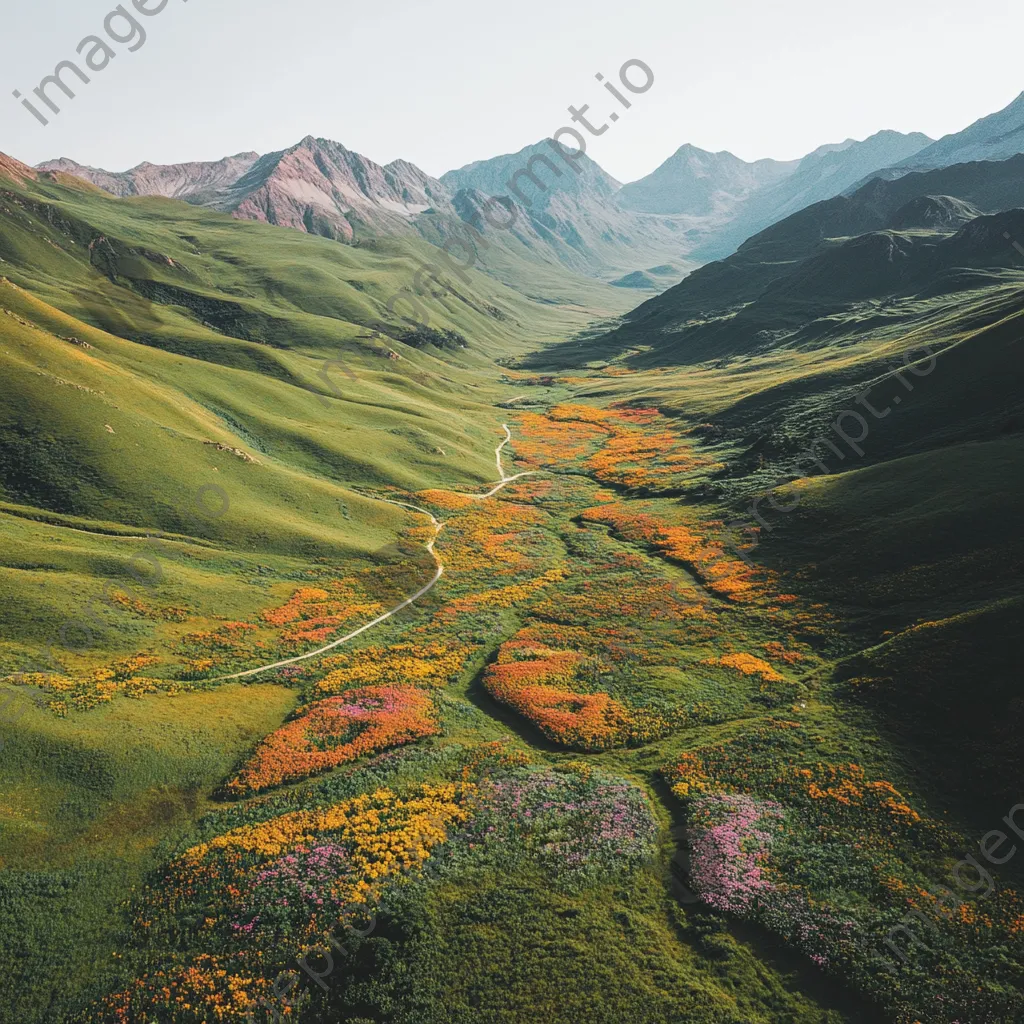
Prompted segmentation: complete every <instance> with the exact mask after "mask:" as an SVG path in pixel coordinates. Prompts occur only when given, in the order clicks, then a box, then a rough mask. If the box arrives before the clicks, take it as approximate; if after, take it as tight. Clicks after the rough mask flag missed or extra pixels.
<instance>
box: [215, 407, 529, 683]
mask: <svg viewBox="0 0 1024 1024" xmlns="http://www.w3.org/2000/svg"><path fill="white" fill-rule="evenodd" d="M502 426H503V427H504V428H505V440H504V441H502V442H501V444H499V445H498V447H497V448H495V449H494V458H495V461H496V463H497V466H498V476H499V477H500V478H501V479H500V480H499V481H498V483H497V484H496V485H495V486H494V487H492V488H491V489H490V490H489V491H488V492H487V493H486V494H462V493H461V492H458V491H456V492H454V493H456V494H460V496H461V497H463V498H472V499H473V500H474V501H485V500H486V499H487V498H492V497H493V496H494V495H495V494H497V493H498V491H500V490H501V489H502V488H503V487H507V486H508V485H509V484H510V483H512V482H513V481H515V480H519V479H521V478H522V477H524V476H536V475H537V473H539V472H541V470H530V471H529V472H526V473H516V474H514V475H513V476H508V475H506V473H505V469H504V467H503V466H502V464H501V453H502V451H503V450H504V448H505V446H506V445H507V444H509V442H511V440H512V431H511V430H509V427H508V424H507V423H503V424H502ZM377 500H378V501H384V502H387V504H389V505H397V506H398V507H399V508H407V509H411V510H412V511H413V512H417V513H419V514H420V515H423V516H426V517H427V518H428V519H429V520H430V522H431V524H432V525H433V527H434V536H433V537H431V538H430V540H429V541H428V542H427V551H429V552H430V555H431V557H432V558H433V559H434V563H435V564H436V566H437V570H436V571H435V573H434V575H433V577H432V578H431V579H430V581H429V582H428V583H426V584H425V585H424V586H422V587H420V589H419V590H417V591H416V593H415V594H411V595H410V596H409V597H407V598H406V599H405V600H404V601H402V602H401V603H400V604H396V605H395V607H394V608H391V609H390V610H389V611H386V612H384V613H383V614H382V615H378V616H377V618H375V619H374V620H373V621H372V622H367V623H366V624H365V625H364V626H360V627H359V628H358V629H354V630H353V631H352V632H351V633H347V634H346V635H345V636H343V637H339V638H338V639H337V640H333V641H332V642H331V643H329V644H326V645H325V646H324V647H318V648H317V649H316V650H315V651H307V652H306V653H305V654H299V655H296V656H295V657H294V658H285V659H284V660H283V661H275V662H274V663H273V664H271V665H261V666H260V667H259V668H251V669H248V670H247V671H245V672H236V673H235V674H234V675H230V676H218V677H217V678H216V679H211V680H209V681H210V682H212V683H225V682H229V681H231V680H234V679H249V678H251V677H252V676H258V675H261V674H262V673H263V672H271V671H273V670H274V669H278V668H285V667H286V666H288V665H295V664H296V663H297V662H300V661H308V660H309V659H310V658H318V657H320V655H322V654H326V653H327V652H328V651H333V650H334V649H335V648H336V647H340V646H341V645H342V644H346V643H348V642H349V641H350V640H354V639H355V638H356V637H357V636H360V635H361V634H362V633H365V632H366V631H367V630H369V629H373V627H374V626H379V625H380V624H381V623H382V622H387V620H388V619H390V618H391V617H392V616H394V615H397V614H398V613H399V612H400V611H402V610H403V609H405V608H408V607H409V605H411V604H415V602H416V601H418V600H419V599H420V598H421V597H423V596H424V595H426V594H428V593H430V591H431V590H433V589H434V587H435V586H436V585H437V583H438V581H439V580H440V579H441V577H442V576H443V575H444V563H443V562H442V561H441V558H440V556H439V555H438V553H437V552H436V551H435V550H434V544H435V543H436V541H437V538H438V537H439V536H440V534H441V531H442V530H443V529H444V523H442V522H440V521H439V520H437V519H436V518H434V516H433V515H432V514H431V513H430V512H428V511H427V510H426V509H424V508H420V507H419V506H418V505H411V504H409V502H407V501H393V500H392V499H391V498H378V499H377Z"/></svg>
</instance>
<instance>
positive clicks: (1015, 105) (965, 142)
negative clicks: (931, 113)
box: [894, 93, 1024, 170]
mask: <svg viewBox="0 0 1024 1024" xmlns="http://www.w3.org/2000/svg"><path fill="white" fill-rule="evenodd" d="M1018 153H1024V93H1021V94H1020V96H1018V97H1017V98H1016V99H1015V100H1014V101H1013V102H1012V103H1011V104H1010V105H1009V106H1008V107H1004V108H1003V109H1002V110H1000V111H998V112H997V113H995V114H990V115H989V116H988V117H983V118H981V120H979V121H975V122H974V124H972V125H971V126H970V127H969V128H965V129H964V130H963V131H962V132H957V133H956V134H954V135H947V136H945V137H944V138H941V139H939V141H938V142H935V143H933V144H932V145H930V146H928V147H927V148H926V149H922V150H921V151H920V152H919V153H915V154H914V155H913V156H911V157H910V158H909V159H907V158H904V159H903V160H902V161H899V162H898V167H899V168H900V169H908V170H925V169H930V168H935V167H949V166H950V165H952V164H963V163H968V162H970V161H972V160H1007V159H1009V158H1010V157H1011V156H1016V155H1017V154H1018ZM894 163H895V162H894Z"/></svg>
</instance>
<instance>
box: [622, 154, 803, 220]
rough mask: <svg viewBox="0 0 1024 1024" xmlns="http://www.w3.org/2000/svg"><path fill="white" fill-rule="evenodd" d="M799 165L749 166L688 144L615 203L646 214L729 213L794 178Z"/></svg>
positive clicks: (626, 188)
mask: <svg viewBox="0 0 1024 1024" xmlns="http://www.w3.org/2000/svg"><path fill="white" fill-rule="evenodd" d="M798 166H799V161H798V160H793V161H790V162H789V163H781V162H779V161H777V160H758V161H757V162H756V163H752V164H751V163H747V162H746V161H745V160H741V159H740V158H739V157H737V156H733V154H732V153H727V152H722V153H709V152H707V151H706V150H703V149H698V148H697V147H696V146H691V145H689V144H687V145H685V146H681V147H680V148H679V149H678V150H676V152H675V153H674V154H673V155H672V156H670V157H669V158H668V160H666V161H665V162H664V163H663V164H662V165H661V166H660V167H659V168H658V169H657V170H656V171H654V172H653V173H651V174H649V175H647V177H646V178H641V179H640V180H639V181H634V182H632V183H630V184H629V185H625V186H623V188H622V190H621V191H620V192H619V194H618V196H617V201H618V203H619V205H620V206H623V207H625V208H626V209H628V210H637V211H640V212H642V213H665V214H696V215H698V216H705V215H709V214H716V213H717V214H725V215H728V214H731V213H732V212H733V211H734V210H735V208H736V207H737V205H738V204H739V203H741V202H742V201H743V200H745V199H747V198H749V197H750V196H751V195H752V194H753V193H754V192H756V191H758V190H759V189H762V188H764V187H765V186H766V185H771V184H774V183H775V182H777V181H779V180H780V179H782V178H785V177H786V176H787V175H789V174H792V173H793V171H795V170H796V169H797V167H798Z"/></svg>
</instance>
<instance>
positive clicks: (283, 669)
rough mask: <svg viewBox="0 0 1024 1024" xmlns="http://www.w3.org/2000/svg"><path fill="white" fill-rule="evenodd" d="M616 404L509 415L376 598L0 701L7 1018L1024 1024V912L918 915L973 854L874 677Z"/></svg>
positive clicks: (675, 457) (290, 613)
mask: <svg viewBox="0 0 1024 1024" xmlns="http://www.w3.org/2000/svg"><path fill="white" fill-rule="evenodd" d="M515 376H516V375H513V377H515ZM593 381H594V376H593V374H591V373H584V374H583V375H581V376H579V377H576V378H572V377H570V378H565V379H560V380H559V381H556V382H554V383H552V384H551V385H550V386H549V387H548V388H547V390H545V389H540V390H538V389H536V387H535V385H534V384H533V383H532V382H531V380H530V378H528V377H526V375H521V376H520V377H519V385H520V388H521V390H517V392H516V395H517V397H520V396H525V397H524V400H523V401H521V402H518V403H517V411H515V412H514V413H506V414H505V415H506V416H507V417H508V419H509V426H508V427H506V428H505V429H506V430H509V428H511V433H510V434H509V436H510V437H511V438H512V443H511V446H510V448H506V445H507V444H508V437H509V436H507V437H506V440H505V441H503V442H502V443H501V444H500V445H499V447H498V449H497V460H498V470H499V472H500V475H501V481H500V482H499V484H498V486H496V487H494V488H492V489H490V490H485V491H484V492H483V493H476V494H464V493H460V492H459V491H457V490H440V489H432V490H421V491H417V492H411V493H399V492H397V491H389V492H383V491H382V492H379V493H377V494H376V495H375V497H376V498H377V499H383V500H385V501H389V502H391V503H392V504H397V505H399V506H400V507H402V508H405V509H407V510H409V512H410V513H411V514H410V515H409V517H408V525H407V528H406V533H405V536H404V539H403V540H402V541H401V542H400V543H399V545H398V546H397V547H396V548H395V549H394V550H393V551H391V552H390V553H389V554H390V557H391V559H392V560H391V562H390V565H384V566H377V567H363V568H360V567H358V565H355V566H353V565H352V564H351V563H349V564H346V563H345V562H344V560H340V559H333V560H330V559H323V560H322V561H321V562H320V563H319V564H317V563H314V564H312V565H309V566H307V568H306V570H305V571H304V573H303V575H304V576H305V579H303V580H301V581H300V580H296V581H295V582H293V583H291V584H287V583H286V582H284V580H283V579H282V578H281V575H280V572H281V570H280V569H278V570H277V571H278V576H277V578H276V579H275V577H274V576H273V575H272V574H271V575H270V576H269V579H270V581H271V583H270V586H269V587H264V588H263V589H261V593H263V594H264V595H265V596H266V598H269V602H268V603H266V604H265V605H264V606H263V607H261V608H254V609H251V610H250V611H249V612H248V614H243V615H241V616H240V617H238V618H234V617H232V618H228V617H227V616H221V617H220V618H219V620H218V618H217V616H210V615H204V616H203V618H202V620H201V621H199V620H197V619H196V617H195V615H194V614H192V613H189V612H187V611H185V612H183V613H182V615H181V616H172V615H165V616H163V620H162V621H163V625H161V626H160V627H159V629H158V630H157V632H156V633H150V634H149V640H150V643H151V645H152V646H150V647H148V648H147V649H143V650H138V651H133V652H130V653H128V654H127V655H126V656H125V655H124V654H122V656H120V657H118V658H117V659H114V660H109V661H107V662H104V663H103V664H95V665H94V666H93V667H92V668H91V669H90V670H89V671H78V672H72V673H69V674H68V675H66V676H64V677H57V678H54V677H52V676H51V677H43V676H38V675H37V676H33V677H18V676H12V677H10V678H9V679H8V686H7V689H8V690H9V692H10V693H12V694H14V695H15V697H16V698H17V699H19V700H22V699H23V695H24V694H25V693H33V694H34V695H35V697H36V701H37V703H38V705H39V706H32V707H31V708H30V709H29V710H27V711H25V712H24V714H23V715H22V716H21V718H20V720H19V722H18V725H17V729H16V730H11V735H10V738H9V739H8V746H7V749H6V750H5V754H4V756H5V757H6V758H7V759H8V760H7V762H6V771H7V773H8V775H7V785H6V787H5V801H6V806H5V808H4V814H5V828H4V833H3V840H2V842H3V846H2V851H3V857H4V864H5V866H6V867H7V871H6V872H5V873H4V875H3V878H2V884H3V887H4V897H3V899H4V906H5V909H6V913H5V915H4V923H3V924H2V925H0V940H2V942H3V948H4V949H5V950H6V951H7V952H6V959H7V965H8V969H7V971H6V972H5V977H4V980H3V981H2V982H0V987H2V988H3V990H4V996H3V1000H2V1002H3V1004H4V1005H6V1006H8V1007H10V1008H11V1009H10V1013H11V1016H10V1017H9V1018H5V1019H10V1020H12V1021H13V1020H18V1021H19V1022H21V1021H50V1020H53V1021H58V1020H81V1021H92V1022H100V1021H132V1022H135V1021H139V1022H143V1021H154V1022H155V1021H160V1022H164V1021H169V1022H170V1021H173V1022H179V1021H181V1022H185V1021H189V1022H191V1021H196V1022H198V1021H214V1020H246V1019H248V1020H254V1019H255V1020H276V1019H281V1015H282V1014H283V1015H284V1016H286V1017H288V1018H290V1019H298V1020H310V1021H313V1020H350V1021H359V1022H362V1024H365V1022H371V1021H372V1022H381V1024H383V1022H384V1021H395V1022H410V1024H411V1022H412V1021H417V1022H420V1021H431V1022H434V1021H436V1022H438V1024H441V1022H448V1021H457V1022H462V1021H465V1022H467V1024H468V1022H470V1021H473V1022H476V1021H494V1022H499V1021H500V1022H506V1021H509V1022H511V1021H519V1020H522V1021H526V1020H534V1019H536V1018H537V1017H540V1016H543V1017H544V1018H546V1019H550V1020H552V1021H557V1022H561V1021H566V1022H568V1021H570V1020H573V1021H575V1020H578V1019H581V1018H584V1019H589V1020H601V1021H608V1022H609V1024H612V1022H615V1024H620V1022H623V1021H631V1022H632V1021H637V1022H648V1021H650V1022H652V1024H653V1022H661V1021H665V1022H668V1021H677V1020H681V1019H686V1020H688V1021H708V1022H711V1021H715V1022H717V1021H723V1022H730V1024H740V1022H758V1021H763V1022H783V1021H785V1022H801V1024H803V1022H807V1024H810V1022H826V1021H827V1022H830V1024H838V1022H840V1021H850V1022H854V1021H886V1020H893V1021H901V1022H903V1021H906V1022H908V1024H909V1022H911V1021H922V1022H925V1021H927V1022H929V1024H931V1022H944V1024H948V1022H950V1021H952V1020H953V1019H956V1018H954V1017H953V1016H951V1014H952V1013H955V1014H957V1015H958V1016H959V1019H969V1020H971V1021H972V1024H981V1022H993V1024H995V1022H1000V1021H1009V1020H1012V1019H1016V1018H1015V1015H1016V1014H1017V1012H1018V1010H1019V1009H1020V1006H1021V1003H1020V993H1019V986H1020V978H1019V964H1020V962H1021V957H1020V954H1021V952H1022V949H1021V942H1022V941H1024V940H1022V935H1024V927H1022V924H1021V922H1024V915H1022V913H1021V905H1020V903H1019V902H1018V898H1017V896H1016V890H1015V889H1014V888H1013V887H1012V885H1010V884H1009V883H1002V884H1000V885H999V887H998V888H995V887H994V892H993V895H992V898H991V899H990V900H988V901H987V902H985V903H984V904H980V903H979V902H977V901H976V900H975V899H973V898H971V897H969V896H968V897H964V898H963V899H962V901H961V900H958V901H957V905H956V907H955V908H954V909H953V910H950V909H948V908H944V907H942V906H939V907H938V908H937V909H934V910H931V908H932V905H933V903H934V900H935V897H934V896H933V895H932V894H933V893H935V892H936V889H937V886H939V885H941V884H942V883H943V882H946V883H947V884H948V879H949V877H950V870H951V868H952V866H953V865H954V864H955V854H956V852H957V851H958V850H959V849H960V848H961V846H962V844H963V843H964V842H965V838H964V836H963V835H962V834H961V833H960V832H958V831H957V829H956V828H954V827H953V826H952V825H951V824H950V823H949V821H948V820H946V819H945V815H944V808H943V806H942V797H941V795H940V794H937V793H931V792H929V790H928V785H927V781H926V780H922V778H921V776H920V773H919V770H918V768H917V766H915V765H914V764H913V763H911V762H910V761H908V759H907V758H906V757H904V756H903V755H902V754H901V752H900V749H899V746H898V744H896V743H894V742H892V741H891V740H889V739H887V738H885V736H884V735H882V734H881V732H880V729H879V726H878V724H877V722H876V721H875V720H873V718H872V717H871V715H870V714H869V712H868V710H866V708H865V706H864V705H863V703H861V702H858V699H857V693H858V692H859V691H860V690H862V689H863V688H865V687H867V688H868V689H870V687H871V686H872V685H874V684H873V683H872V682H871V680H870V679H867V678H865V676H864V675H863V674H858V675H857V676H856V677H854V678H852V679H851V678H850V673H849V672H842V671H839V670H838V669H837V666H840V665H843V664H846V662H845V661H844V659H846V658H848V657H849V655H850V654H852V653H854V652H855V651H857V650H858V649H860V648H867V647H869V646H870V645H869V644H868V643H866V642H865V640H864V636H863V635H857V633H856V631H851V629H849V628H848V626H847V624H846V623H844V622H843V621H842V618H841V615H842V614H843V610H842V609H840V608H839V607H838V606H837V605H835V604H834V603H830V602H829V601H827V600H817V599H816V598H815V597H814V596H813V591H814V587H813V586H803V587H802V585H801V578H800V577H801V573H800V571H799V570H800V569H801V568H802V566H793V567H792V568H786V567H785V566H776V568H775V569H773V570H769V569H767V568H765V567H764V566H763V565H761V564H757V563H754V562H752V561H746V560H744V559H743V558H741V557H740V556H738V555H737V553H735V552H734V551H732V550H730V549H729V547H728V546H727V545H726V544H724V543H723V542H722V541H721V539H720V536H721V533H722V523H723V517H724V516H725V515H726V514H727V513H726V512H725V510H724V509H723V508H722V507H721V506H720V505H718V504H716V503H715V502H713V501H711V500H709V499H704V500H694V499H693V498H692V497H691V498H682V499H681V498H680V495H686V494H690V495H693V494H696V493H699V491H700V488H701V487H702V485H705V484H706V483H707V482H708V481H710V480H711V479H713V477H714V476H715V474H717V473H719V472H720V471H721V468H722V465H721V463H720V462H719V460H718V455H717V454H716V453H715V452H714V451H713V450H712V449H710V448H709V447H708V446H706V445H703V444H701V443H700V442H699V441H698V440H697V439H696V438H695V437H694V436H693V434H692V433H691V432H690V431H688V430H686V429H681V428H680V425H679V423H678V422H676V421H672V420H669V419H667V418H666V417H665V416H663V415H662V414H661V413H660V412H659V411H658V409H656V408H644V407H642V406H637V405H636V404H635V403H633V404H623V403H620V404H615V405H612V406H607V407H602V406H598V405H593V404H586V403H584V402H581V401H579V400H576V401H572V400H565V399H566V398H568V397H569V396H570V395H571V394H572V392H573V391H584V390H586V389H587V388H588V387H589V386H591V384H592V383H593ZM552 389H553V390H552ZM558 395H561V396H562V397H561V398H558V397H557V396H558ZM534 396H536V397H534ZM501 429H502V428H501V426H500V420H499V419H497V418H495V432H496V433H497V432H500V431H501ZM509 450H511V452H512V453H513V455H514V458H515V461H516V469H515V471H513V472H510V473H508V474H506V471H505V470H504V468H503V466H502V453H503V451H504V452H506V453H507V452H508V451H509ZM481 499H483V500H481ZM423 513H425V514H426V515H428V516H429V517H430V523H431V524H430V525H425V524H424V523H423ZM63 528H64V527H61V526H57V527H54V529H55V530H56V531H58V532H59V531H60V530H61V529H63ZM424 549H426V551H427V553H428V555H430V556H433V557H434V558H436V563H434V564H435V565H436V568H433V570H432V564H431V560H430V557H427V558H424V555H423V552H424ZM442 570H443V571H442ZM288 571H289V572H294V571H295V569H294V566H293V567H292V568H290V569H289V570H288ZM431 571H433V572H434V576H433V579H432V580H430V582H429V583H427V584H426V585H425V586H424V582H425V581H426V580H429V579H430V573H431ZM251 572H252V569H251V568H250V567H248V566H245V567H243V573H244V574H246V575H248V574H250V573H251ZM270 572H271V573H272V570H270ZM256 578H257V579H258V577H256ZM804 583H806V581H804ZM407 595H410V596H411V595H415V600H410V599H409V597H408V596H407ZM148 610H149V609H148V608H143V609H139V608H134V607H133V606H132V605H131V604H130V602H127V601H126V603H125V605H124V614H125V616H127V617H129V618H130V617H131V616H135V617H136V618H139V619H142V620H145V619H146V613H147V611H148ZM1011 613H1012V611H1011V612H1008V614H1011ZM1017 614H1019V611H1018V612H1017ZM150 621H152V619H151V620H150ZM360 622H362V623H364V624H365V623H370V624H371V625H372V628H369V629H368V628H366V626H365V625H359V623H360ZM350 626H353V627H356V628H354V629H352V630H350V631H348V632H346V634H345V636H343V637H341V638H338V639H335V640H332V642H331V643H330V644H327V645H322V644H321V645H320V646H317V647H314V646H313V645H315V644H316V643H317V641H322V640H326V639H329V638H331V637H333V636H334V635H335V634H337V633H338V632H340V631H342V630H348V629H349V627H350ZM199 627H202V628H199ZM911 632H912V631H911ZM897 639H899V638H897ZM904 639H905V638H904ZM311 650H312V651H314V652H315V656H310V652H311ZM144 672H145V673H146V674H143V673H144ZM247 677H257V678H255V680H254V681H253V682H252V683H251V684H249V685H246V686H240V685H239V684H238V683H237V682H233V681H231V680H235V679H239V678H241V679H245V678H247ZM18 766H21V768H22V774H21V776H20V781H19V782H16V783H15V784H13V785H12V784H11V779H12V775H13V777H15V778H17V777H18V775H17V768H18ZM12 768H13V769H14V771H13V772H12ZM72 779H73V780H74V781H73V782H72V783H71V785H70V786H69V785H68V782H67V781H66V780H72ZM41 865H45V868H43V869H42V870H41V869H40V868H41ZM1011 867H1012V866H1011ZM908 908H911V909H914V910H916V911H917V912H918V916H919V917H921V916H922V915H924V914H928V918H927V920H928V931H927V932H924V933H922V934H921V936H920V937H918V936H916V935H915V941H914V942H913V943H912V944H911V945H909V946H908V944H907V943H906V942H905V941H901V944H900V947H899V948H900V950H901V952H900V954H899V956H897V955H896V953H894V951H893V948H892V947H891V946H889V945H887V944H886V942H887V939H891V936H892V934H893V933H892V931H891V930H892V929H893V928H899V927H900V926H901V923H902V922H903V921H904V919H905V917H906V915H907V911H908ZM894 959H895V960H897V961H899V962H895V963H894V962H893V961H894ZM1015 965H1018V966H1015ZM949 1006H954V1007H955V1009H954V1010H950V1009H948V1008H947V1007H949Z"/></svg>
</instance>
